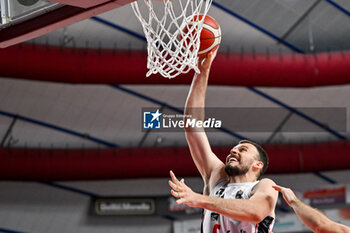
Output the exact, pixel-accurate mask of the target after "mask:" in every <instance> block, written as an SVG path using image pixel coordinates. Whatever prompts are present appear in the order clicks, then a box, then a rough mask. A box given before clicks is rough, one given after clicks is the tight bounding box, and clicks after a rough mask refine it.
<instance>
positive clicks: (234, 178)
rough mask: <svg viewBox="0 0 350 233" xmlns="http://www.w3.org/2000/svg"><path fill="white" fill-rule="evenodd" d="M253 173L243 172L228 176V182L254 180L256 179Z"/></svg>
mask: <svg viewBox="0 0 350 233" xmlns="http://www.w3.org/2000/svg"><path fill="white" fill-rule="evenodd" d="M256 180H257V179H256V176H255V174H251V173H250V174H248V173H246V174H243V175H239V176H230V177H229V183H246V182H254V181H256Z"/></svg>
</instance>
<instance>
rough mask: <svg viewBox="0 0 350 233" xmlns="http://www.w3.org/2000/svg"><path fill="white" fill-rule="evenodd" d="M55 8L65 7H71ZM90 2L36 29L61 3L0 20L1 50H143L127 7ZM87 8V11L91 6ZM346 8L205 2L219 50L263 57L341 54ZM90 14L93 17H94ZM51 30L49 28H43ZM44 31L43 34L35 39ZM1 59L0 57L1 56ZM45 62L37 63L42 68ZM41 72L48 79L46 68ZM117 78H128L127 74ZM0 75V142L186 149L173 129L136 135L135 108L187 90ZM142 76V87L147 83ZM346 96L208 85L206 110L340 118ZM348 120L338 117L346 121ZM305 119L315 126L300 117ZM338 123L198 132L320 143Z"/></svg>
mask: <svg viewBox="0 0 350 233" xmlns="http://www.w3.org/2000/svg"><path fill="white" fill-rule="evenodd" d="M13 2H16V4H22V6H21V7H24V6H23V3H25V2H26V3H27V4H29V3H32V4H34V5H33V6H32V7H34V6H36V5H35V4H38V5H40V4H41V5H43V6H46V5H45V4H48V2H47V1H29V0H28V1H23V0H22V1H19V0H18V1H17V0H16V1H13ZM55 2H61V3H62V2H65V3H66V4H69V3H70V4H72V3H71V1H55ZM73 2H74V1H73ZM118 2H119V3H118ZM76 3H84V1H77V2H76ZM97 3H100V4H101V5H96V6H94V7H95V8H94V7H92V6H91V5H85V6H84V7H85V8H78V9H79V11H74V12H75V13H74V14H73V13H72V12H73V11H72V12H71V13H70V14H67V18H59V19H57V22H50V23H49V22H47V23H46V22H40V27H41V28H40V30H39V29H38V28H36V27H38V24H35V22H36V23H38V22H37V21H35V20H37V19H38V17H42V18H41V19H48V18H49V16H50V14H55V11H57V10H62V9H63V10H64V9H65V10H66V11H68V10H67V9H68V8H67V7H68V5H63V4H58V5H53V8H52V9H47V8H45V9H44V12H41V13H38V12H36V15H35V17H33V18H32V17H27V18H23V19H22V22H21V21H19V22H17V21H16V22H15V23H14V24H13V25H11V24H4V21H3V25H2V30H1V31H0V41H1V43H2V47H6V43H7V42H8V41H11V43H17V42H18V41H20V40H23V41H25V43H30V44H31V46H32V47H35V46H40V45H44V46H46V47H48V48H50V47H51V46H59V47H61V48H69V49H71V51H72V52H74V49H78V48H83V49H86V50H94V51H96V50H97V51H98V50H104V49H108V50H112V51H120V50H127V51H135V50H146V43H145V41H144V39H143V30H142V27H141V24H140V23H139V22H138V20H137V18H136V17H135V15H134V13H133V12H132V9H131V7H130V5H129V4H126V3H127V1H100V2H94V3H93V2H91V1H86V2H85V4H97ZM50 4H51V3H50ZM103 4H104V5H103ZM118 4H119V5H118ZM158 4H162V3H158ZM102 5H103V7H102ZM65 7H66V8H65ZM92 8H93V9H94V10H91V9H92ZM114 8H115V9H114ZM2 9H3V8H2ZM69 11H70V10H69ZM103 11H105V12H104V13H103ZM349 11H350V2H349V1H346V0H230V1H228V0H215V1H213V5H212V7H211V9H210V11H209V14H210V15H211V16H212V17H214V18H215V19H216V20H217V21H218V22H219V24H220V26H221V30H222V32H223V37H222V44H221V46H220V50H219V53H222V54H224V53H225V54H226V53H229V54H231V53H232V54H250V55H252V54H253V55H254V54H264V55H265V56H268V55H269V54H280V55H284V54H291V53H293V54H317V53H328V52H334V53H336V54H343V53H345V52H346V51H347V50H349V48H350V43H349V41H350V20H349V19H350V18H349V16H350V14H349ZM2 12H3V11H2ZM77 12H78V13H77ZM96 12H98V13H100V14H98V15H94V13H96ZM51 18H52V17H51ZM85 18H86V19H85ZM81 19H84V20H81ZM3 20H4V18H3ZM80 20H81V21H80ZM33 22H34V23H33ZM25 23H27V24H26V29H28V27H29V30H27V31H26V32H25V33H24V32H23V30H24V29H23V28H22V29H21V25H23V24H25ZM45 25H46V26H45ZM60 27H61V28H60ZM53 29H56V30H54V31H52V32H50V31H51V30H53ZM11 30H12V31H11ZM21 30H22V31H21ZM45 30H46V32H48V33H45ZM9 32H11V33H12V34H11V33H9ZM21 32H23V34H22V37H21V34H20V33H21ZM6 33H7V34H6ZM10 34H11V35H12V36H13V37H12V39H11V35H10ZM41 34H42V35H41ZM39 35H40V36H39ZM16 36H17V40H16ZM35 36H38V37H35ZM32 37H34V38H32ZM9 38H10V39H9ZM18 38H19V39H18ZM6 41H7V42H6ZM16 41H17V42H16ZM11 43H10V44H11ZM16 55H17V56H18V64H21V61H22V59H21V53H20V52H19V53H18V54H16ZM3 59H5V60H6V55H5V56H4V58H3ZM43 59H45V58H43ZM23 60H26V59H23ZM36 62H37V63H38V64H40V62H41V61H40V59H39V60H38V61H36ZM45 62H46V61H42V64H45ZM115 63H118V60H115ZM0 66H1V64H0ZM145 66H146V61H145V62H144V63H142V64H139V67H129V69H130V70H132V69H144V67H145ZM214 66H215V64H214ZM226 68H227V69H229V68H230V67H226ZM101 69H103V67H101ZM0 70H1V69H0ZM46 75H47V76H48V77H49V76H50V72H47V74H46ZM123 75H125V76H126V78H127V77H128V76H127V75H128V74H127V73H125V74H123ZM2 76H3V77H2V78H1V79H0V114H1V116H0V136H1V146H5V147H31V148H38V147H39V148H82V147H83V148H97V147H98V148H106V147H115V146H120V147H139V146H145V147H162V146H184V145H186V141H185V138H184V133H182V132H177V133H156V132H150V133H145V132H143V131H142V130H141V111H142V108H143V107H155V108H161V107H162V106H163V108H169V107H170V108H172V107H175V108H182V107H183V106H184V103H185V100H186V96H187V92H188V90H189V85H167V84H162V85H153V84H152V85H151V84H150V85H147V84H142V85H137V84H134V85H118V84H119V83H118V82H116V83H114V84H113V85H110V84H108V85H107V84H105V83H103V82H101V83H100V84H93V85H92V84H89V85H86V84H84V83H81V84H75V85H72V84H67V83H57V82H45V81H32V80H25V78H23V77H21V78H20V79H18V77H11V76H8V75H2ZM14 78H16V79H14ZM66 78H67V77H64V79H66ZM72 78H74V77H73V74H72ZM99 78H100V77H96V79H99ZM124 78H125V77H124ZM224 78H225V79H231V78H232V77H224ZM296 78H297V77H296ZM333 78H336V77H332V76H331V75H330V76H329V80H330V82H331V80H332V79H333ZM62 79H63V78H62ZM101 79H103V77H101ZM116 79H117V78H116ZM144 79H145V82H146V83H147V80H149V79H152V77H149V78H146V77H144ZM48 80H49V79H48ZM348 80H349V79H348ZM189 82H190V81H188V82H187V83H189ZM281 82H283V80H281ZM349 99H350V88H349V85H347V84H344V85H333V86H327V87H312V88H293V87H289V88H288V87H284V88H279V87H254V88H252V87H249V88H247V87H243V86H227V85H210V86H209V88H208V93H207V106H208V107H229V108H246V107H249V108H262V107H276V108H283V109H286V110H285V113H284V114H282V115H281V116H280V117H279V118H278V119H276V122H278V124H277V125H279V124H285V123H286V122H288V121H289V117H288V114H289V112H290V111H291V109H292V108H300V107H307V108H315V107H320V108H333V107H338V108H346V113H347V111H348V109H349V106H350V104H349ZM292 112H293V111H292ZM293 114H294V115H293V117H296V118H300V119H306V118H305V117H303V116H301V117H300V115H298V114H295V112H294V113H293ZM349 118H350V117H349V114H347V115H346V120H347V121H348V120H349ZM312 119H313V120H316V121H319V122H320V123H321V124H323V125H332V122H330V121H331V118H329V120H327V119H322V120H318V119H317V117H314V116H313V117H312ZM305 122H308V123H305V124H314V123H315V122H312V121H308V120H307V119H306V120H305ZM346 127H347V128H346V131H343V132H335V133H334V132H331V131H329V130H319V131H318V132H280V131H279V129H278V127H276V128H275V129H274V130H271V131H268V132H235V129H234V128H230V129H229V131H230V132H231V133H227V132H222V131H219V132H211V133H208V137H209V140H210V142H211V144H212V145H231V144H234V143H236V142H237V141H238V140H239V139H240V137H237V136H235V135H233V134H232V132H234V133H238V134H239V135H241V136H242V137H244V138H245V137H247V138H250V139H252V140H255V141H258V142H260V143H274V144H280V143H283V144H285V143H287V144H288V143H305V142H324V141H335V140H344V139H346V138H347V137H348V136H349V126H346Z"/></svg>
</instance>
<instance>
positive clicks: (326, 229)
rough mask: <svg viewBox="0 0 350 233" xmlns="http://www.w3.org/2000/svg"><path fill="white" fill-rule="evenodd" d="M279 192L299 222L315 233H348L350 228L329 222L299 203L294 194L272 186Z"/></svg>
mask: <svg viewBox="0 0 350 233" xmlns="http://www.w3.org/2000/svg"><path fill="white" fill-rule="evenodd" d="M273 188H274V189H276V190H277V191H279V192H281V193H282V195H283V198H284V200H285V201H286V202H287V204H288V205H289V206H291V207H292V208H293V210H294V212H295V213H296V214H297V215H298V217H299V218H300V219H301V221H302V222H303V223H304V224H305V225H306V226H307V227H308V228H310V229H311V230H312V231H313V232H316V233H350V227H347V226H345V225H342V224H339V223H336V222H333V221H331V220H330V219H329V218H328V217H327V216H326V215H324V214H323V213H321V212H320V211H318V210H317V209H314V208H312V207H311V206H308V205H306V204H305V203H303V202H302V201H300V200H299V199H298V198H297V197H296V195H295V194H294V192H293V191H292V190H291V189H289V188H284V187H282V186H277V185H276V186H273Z"/></svg>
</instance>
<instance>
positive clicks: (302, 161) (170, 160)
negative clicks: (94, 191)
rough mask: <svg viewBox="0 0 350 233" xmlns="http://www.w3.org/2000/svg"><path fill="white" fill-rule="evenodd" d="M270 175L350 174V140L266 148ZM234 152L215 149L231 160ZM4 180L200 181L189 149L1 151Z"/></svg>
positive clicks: (1, 177) (221, 155)
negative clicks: (174, 177) (171, 178)
mask: <svg viewBox="0 0 350 233" xmlns="http://www.w3.org/2000/svg"><path fill="white" fill-rule="evenodd" d="M264 148H265V149H266V151H267V153H268V154H269V158H270V164H269V168H268V170H267V173H268V174H281V173H284V174H285V173H300V172H319V171H331V170H341V169H349V167H350V156H349V152H348V151H350V141H339V142H327V143H312V144H302V145H298V144H290V145H266V146H264ZM229 150H230V147H229V146H226V147H223V146H221V147H213V151H214V153H216V154H217V155H218V156H219V158H220V159H221V160H222V161H225V158H226V156H227V154H228V153H229ZM0 161H1V163H0V179H2V180H41V181H49V180H50V181H54V180H55V181H57V180H99V179H124V178H153V177H168V174H169V170H174V171H175V172H176V174H177V175H178V176H198V175H199V174H198V171H197V169H196V167H195V165H194V163H193V161H192V158H191V155H190V152H189V149H188V148H187V147H179V148H176V147H168V148H116V149H88V150H87V149H56V150H54V149H0Z"/></svg>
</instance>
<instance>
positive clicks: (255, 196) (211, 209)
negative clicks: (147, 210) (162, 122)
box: [169, 49, 278, 233]
mask: <svg viewBox="0 0 350 233" xmlns="http://www.w3.org/2000/svg"><path fill="white" fill-rule="evenodd" d="M216 53H217V49H216V50H213V51H212V52H210V53H209V54H208V55H207V57H206V58H205V59H200V60H199V64H198V67H199V69H200V74H195V76H194V78H193V81H192V85H191V88H190V91H189V94H188V97H187V101H186V105H185V115H191V117H189V118H187V119H185V120H188V119H194V118H195V119H197V120H204V102H205V93H206V89H207V84H208V77H209V71H210V67H211V64H212V62H213V60H214V58H215V56H216ZM193 108H196V109H193ZM198 108H200V109H201V110H200V111H198ZM185 132H186V139H187V143H188V146H189V149H190V151H191V155H192V158H193V160H194V163H195V164H196V166H197V169H198V170H199V172H200V174H201V176H202V178H203V181H204V191H203V195H202V194H199V193H195V192H193V191H192V190H191V189H190V188H189V187H188V186H187V185H186V184H185V182H184V180H183V179H182V180H181V181H179V180H178V179H177V178H176V177H175V174H174V173H173V172H172V171H170V176H171V180H170V181H169V185H170V186H171V188H172V190H171V193H172V195H173V196H174V197H176V198H179V199H178V200H177V203H178V204H187V205H189V206H191V207H199V208H203V209H204V217H203V222H202V232H204V233H253V232H254V233H255V232H266V233H268V232H271V230H272V226H273V223H274V217H275V214H274V209H275V205H276V202H277V197H278V192H276V191H275V190H274V189H272V188H271V186H272V185H275V184H274V182H273V181H272V180H270V179H262V180H261V181H258V180H257V179H258V178H259V177H260V175H261V174H263V173H264V172H265V170H266V168H267V164H268V158H267V155H266V153H265V151H264V150H263V149H262V148H261V147H260V146H259V145H257V144H255V143H253V142H250V141H247V140H244V141H241V142H239V144H238V145H236V146H234V147H233V148H232V149H231V150H230V151H229V152H228V156H227V157H226V161H225V164H224V163H223V162H222V161H221V160H220V159H219V158H218V157H217V156H216V155H215V154H214V153H213V152H212V150H211V148H210V145H209V141H208V138H207V136H206V133H205V132H204V129H203V128H199V129H195V128H187V129H186V131H185Z"/></svg>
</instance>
